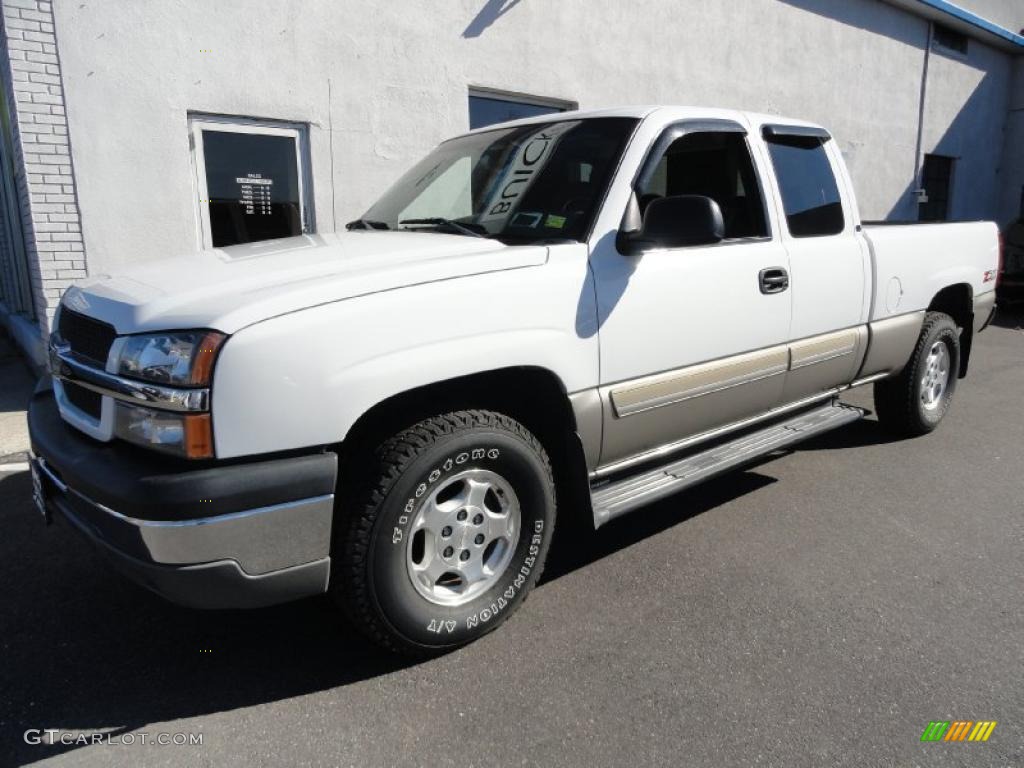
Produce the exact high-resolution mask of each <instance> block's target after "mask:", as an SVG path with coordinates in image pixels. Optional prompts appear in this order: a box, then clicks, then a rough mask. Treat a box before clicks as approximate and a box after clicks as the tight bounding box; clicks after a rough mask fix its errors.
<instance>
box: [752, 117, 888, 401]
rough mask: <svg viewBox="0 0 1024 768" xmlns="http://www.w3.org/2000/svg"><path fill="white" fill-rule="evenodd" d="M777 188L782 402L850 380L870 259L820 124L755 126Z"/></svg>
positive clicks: (863, 329)
mask: <svg viewBox="0 0 1024 768" xmlns="http://www.w3.org/2000/svg"><path fill="white" fill-rule="evenodd" d="M760 130H761V132H762V135H763V137H764V148H765V150H766V151H767V154H768V158H769V160H770V173H772V174H773V175H774V179H775V182H776V188H777V189H778V190H779V195H778V204H779V206H780V207H781V211H780V212H779V214H780V216H779V218H780V220H781V223H782V226H781V228H780V229H781V233H782V242H783V243H784V245H785V248H786V252H787V254H788V256H789V263H790V267H791V269H792V274H793V280H792V285H791V288H790V290H791V293H792V302H793V323H792V331H791V334H790V335H791V341H790V371H789V373H788V374H787V375H786V386H785V391H784V393H783V400H784V401H785V402H786V403H789V402H793V401H796V400H800V399H802V398H806V397H810V396H813V395H815V394H820V393H823V392H827V391H828V390H831V389H834V388H835V387H837V386H840V385H842V384H848V383H849V382H850V381H852V380H853V378H854V377H855V376H856V374H857V371H858V370H859V369H860V364H861V362H862V360H863V357H864V353H865V351H866V349H867V325H866V323H867V316H868V315H867V313H868V311H869V310H868V307H869V304H870V299H871V297H870V292H871V261H870V254H869V253H868V252H867V248H866V247H865V243H864V241H863V238H862V237H859V236H858V235H857V229H858V222H857V220H856V210H857V207H856V201H854V200H853V199H852V193H851V192H850V191H849V187H848V185H847V184H846V183H845V175H844V174H843V173H842V171H843V168H844V166H843V165H842V157H841V156H840V155H839V152H838V149H837V148H836V146H835V142H834V141H832V140H831V136H830V135H829V134H828V133H827V132H826V131H825V130H823V129H821V128H815V127H807V126H791V125H764V126H761V127H760Z"/></svg>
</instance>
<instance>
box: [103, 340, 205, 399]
mask: <svg viewBox="0 0 1024 768" xmlns="http://www.w3.org/2000/svg"><path fill="white" fill-rule="evenodd" d="M224 338H225V337H224V334H222V333H217V332H216V331H172V332H170V333H154V334H146V335H143V336H129V337H128V338H127V340H126V341H125V344H124V346H123V347H122V348H121V354H120V356H119V357H118V359H117V372H118V373H119V374H120V375H122V376H128V377H130V378H133V379H143V380H145V381H155V382H157V383H159V384H167V385H169V386H174V387H202V386H208V385H209V384H210V376H211V374H212V373H213V361H214V359H215V358H216V357H217V350H218V348H219V347H220V345H221V344H222V343H223V342H224Z"/></svg>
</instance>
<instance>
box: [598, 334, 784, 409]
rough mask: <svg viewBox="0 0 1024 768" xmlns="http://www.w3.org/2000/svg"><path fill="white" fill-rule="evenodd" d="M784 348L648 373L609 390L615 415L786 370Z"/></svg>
mask: <svg viewBox="0 0 1024 768" xmlns="http://www.w3.org/2000/svg"><path fill="white" fill-rule="evenodd" d="M788 365H789V352H788V350H787V348H786V347H784V346H778V347H770V348H768V349H763V350H758V351H757V352H748V353H746V354H743V355H737V356H735V357H729V358H725V359H723V360H714V361H712V362H709V363H700V364H698V365H694V366H690V367H688V368H683V369H679V370H675V371H669V372H667V373H662V374H657V375H655V376H650V377H648V378H646V379H641V380H640V381H637V382H632V383H630V384H629V385H628V386H624V387H621V388H619V389H613V390H612V391H611V398H612V403H613V404H614V406H615V413H616V415H617V416H620V417H622V416H630V415H632V414H634V413H639V412H641V411H646V410H650V409H651V408H657V407H659V406H663V405H671V404H673V403H679V402H682V401H684V400H690V399H692V398H695V397H701V396H703V395H708V394H711V393H713V392H720V391H722V390H724V389H731V388H733V387H738V386H741V385H743V384H749V383H751V382H754V381H758V380H760V379H764V378H768V377H769V376H778V375H779V374H783V373H785V372H786V370H787V368H788Z"/></svg>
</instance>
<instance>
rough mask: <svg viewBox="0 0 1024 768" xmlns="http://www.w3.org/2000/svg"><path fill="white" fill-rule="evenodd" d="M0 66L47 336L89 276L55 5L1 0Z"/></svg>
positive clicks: (37, 302) (39, 311) (28, 252)
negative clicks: (0, 48)
mask: <svg viewBox="0 0 1024 768" xmlns="http://www.w3.org/2000/svg"><path fill="white" fill-rule="evenodd" d="M0 5H2V6H3V22H2V24H3V29H2V32H3V43H4V47H5V48H6V51H5V53H6V55H5V56H4V61H0V66H2V67H3V69H4V70H5V71H4V72H3V75H4V80H5V86H6V88H5V90H7V99H8V107H9V110H10V114H11V123H12V126H11V127H12V130H13V133H14V165H15V168H16V169H18V173H17V178H16V189H17V193H18V198H19V200H18V202H19V206H20V210H21V219H22V227H23V230H24V237H25V252H26V256H27V258H28V262H29V273H30V278H31V282H32V293H33V301H34V303H35V308H36V315H37V318H38V321H39V327H40V331H41V332H42V334H43V336H44V338H45V337H46V335H47V334H48V333H49V330H50V322H51V320H52V319H53V313H54V311H55V310H56V308H57V304H58V302H59V300H60V296H61V294H62V293H63V292H64V290H65V289H66V288H67V287H68V286H69V285H70V284H71V283H73V282H75V281H76V280H80V279H81V278H83V277H85V276H86V262H85V248H84V246H83V241H82V224H81V217H80V214H79V210H78V199H77V196H76V192H75V177H74V170H73V166H72V163H71V151H70V140H69V137H68V124H67V117H66V115H65V113H64V89H63V86H62V84H61V75H60V60H59V58H58V54H57V39H56V34H55V30H54V26H53V6H52V4H51V3H49V2H43V1H42V0H0Z"/></svg>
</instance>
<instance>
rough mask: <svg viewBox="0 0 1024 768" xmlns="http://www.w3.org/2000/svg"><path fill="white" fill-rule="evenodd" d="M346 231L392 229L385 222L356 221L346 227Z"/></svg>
mask: <svg viewBox="0 0 1024 768" xmlns="http://www.w3.org/2000/svg"><path fill="white" fill-rule="evenodd" d="M345 229H347V230H349V231H351V230H353V229H391V227H389V226H388V225H387V222H384V221H374V220H373V219H355V220H353V221H350V222H349V223H348V224H346V225H345Z"/></svg>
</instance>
